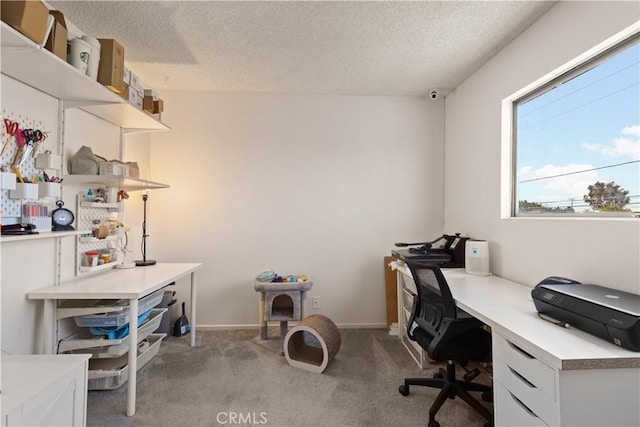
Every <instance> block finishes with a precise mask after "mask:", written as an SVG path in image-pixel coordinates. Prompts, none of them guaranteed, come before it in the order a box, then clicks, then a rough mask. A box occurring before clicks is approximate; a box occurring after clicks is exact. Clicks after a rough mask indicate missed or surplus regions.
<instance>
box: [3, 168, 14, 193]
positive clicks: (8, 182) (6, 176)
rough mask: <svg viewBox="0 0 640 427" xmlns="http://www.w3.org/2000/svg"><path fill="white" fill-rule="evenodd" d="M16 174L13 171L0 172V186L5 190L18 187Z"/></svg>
mask: <svg viewBox="0 0 640 427" xmlns="http://www.w3.org/2000/svg"><path fill="white" fill-rule="evenodd" d="M16 182H17V181H16V174H15V173H11V172H0V188H1V189H3V190H15V189H16Z"/></svg>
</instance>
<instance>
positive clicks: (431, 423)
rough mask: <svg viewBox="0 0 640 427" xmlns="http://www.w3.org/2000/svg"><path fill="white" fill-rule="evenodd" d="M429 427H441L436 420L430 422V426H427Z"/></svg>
mask: <svg viewBox="0 0 640 427" xmlns="http://www.w3.org/2000/svg"><path fill="white" fill-rule="evenodd" d="M427 426H428V427H440V423H439V422H437V421H436V420H429V424H427Z"/></svg>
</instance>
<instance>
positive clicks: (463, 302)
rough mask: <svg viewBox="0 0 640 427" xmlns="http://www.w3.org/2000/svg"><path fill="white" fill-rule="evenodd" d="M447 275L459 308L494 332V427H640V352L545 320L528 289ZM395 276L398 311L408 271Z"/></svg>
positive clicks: (446, 271)
mask: <svg viewBox="0 0 640 427" xmlns="http://www.w3.org/2000/svg"><path fill="white" fill-rule="evenodd" d="M443 273H444V275H445V278H446V279H447V282H448V283H449V287H450V288H451V293H452V294H453V297H454V298H455V300H456V303H457V305H458V306H459V307H460V308H462V309H463V310H465V311H466V312H468V313H469V314H471V315H473V316H475V317H476V318H478V319H480V320H481V321H483V322H484V323H486V324H487V325H489V326H490V327H491V331H492V339H493V382H494V419H495V425H496V426H514V427H515V426H518V427H520V426H581V427H582V426H640V406H639V402H640V353H638V352H633V351H630V350H626V349H623V348H620V347H617V346H615V345H614V344H612V343H609V342H607V341H604V340H602V339H600V338H597V337H594V336H592V335H589V334H587V333H585V332H582V331H580V330H577V329H574V328H571V327H569V328H563V327H560V326H557V325H554V324H552V323H550V322H546V321H544V320H542V319H540V318H539V317H538V315H537V311H536V308H535V306H534V304H533V300H532V299H531V288H530V287H528V286H523V285H520V284H518V283H515V282H512V281H509V280H505V279H502V278H500V277H496V276H487V277H478V276H471V275H468V274H466V273H465V272H464V269H443ZM398 274H399V275H402V277H400V276H399V277H398V299H399V303H398V304H399V308H400V306H401V304H402V305H406V304H404V303H401V302H400V299H401V298H402V291H403V289H402V288H404V287H406V283H410V282H411V281H412V280H411V273H410V271H409V269H408V268H407V267H406V265H403V264H398ZM540 279H543V277H541V278H540ZM405 280H406V281H405ZM402 316H403V314H402V312H399V317H400V319H399V324H400V325H402V324H403V322H402V321H403V320H404V319H403V318H402ZM405 323H406V321H405ZM402 333H406V332H405V331H403V332H402ZM401 339H403V340H405V339H406V338H405V337H401ZM412 355H413V356H414V358H416V354H415V353H414V354H412ZM420 356H422V355H420ZM417 361H418V362H419V363H420V361H421V359H420V358H417Z"/></svg>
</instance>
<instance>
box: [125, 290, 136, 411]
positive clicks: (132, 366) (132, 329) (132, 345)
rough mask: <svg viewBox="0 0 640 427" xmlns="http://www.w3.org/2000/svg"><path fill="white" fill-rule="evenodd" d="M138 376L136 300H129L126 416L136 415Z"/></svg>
mask: <svg viewBox="0 0 640 427" xmlns="http://www.w3.org/2000/svg"><path fill="white" fill-rule="evenodd" d="M137 374H138V299H137V298H132V299H130V300H129V380H128V385H127V416H128V417H132V416H134V415H135V414H136V381H137Z"/></svg>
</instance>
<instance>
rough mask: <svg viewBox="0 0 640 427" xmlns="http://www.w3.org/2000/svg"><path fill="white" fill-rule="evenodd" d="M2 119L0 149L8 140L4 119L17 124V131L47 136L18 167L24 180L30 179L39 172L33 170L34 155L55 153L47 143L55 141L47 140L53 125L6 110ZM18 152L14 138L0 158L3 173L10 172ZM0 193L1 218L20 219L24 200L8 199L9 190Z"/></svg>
mask: <svg viewBox="0 0 640 427" xmlns="http://www.w3.org/2000/svg"><path fill="white" fill-rule="evenodd" d="M2 119H3V120H2V124H0V126H2V130H1V132H0V149H2V147H4V144H5V142H6V141H7V138H10V136H9V134H8V132H7V127H6V126H5V124H4V119H8V120H11V121H12V122H14V121H15V122H18V128H19V131H20V130H23V129H34V130H36V129H39V130H40V131H42V133H44V134H47V138H46V139H44V140H43V141H42V142H41V143H40V144H39V146H38V147H37V151H36V150H32V152H31V154H29V156H28V157H27V158H26V159H25V160H24V162H23V163H22V164H21V165H20V168H19V170H20V173H21V174H22V176H23V177H24V178H28V179H32V178H33V177H34V176H35V175H36V174H38V173H40V171H39V170H38V169H36V168H35V158H36V155H37V154H38V153H42V152H44V151H45V150H50V151H52V152H55V147H52V146H51V145H52V144H51V143H50V142H49V140H50V139H51V140H52V141H53V140H54V139H55V138H49V136H50V135H51V133H52V130H53V125H52V124H51V123H44V122H43V121H42V120H40V119H38V118H34V117H30V116H28V115H26V114H21V113H16V112H13V111H7V110H6V109H3V110H2ZM18 150H19V147H18V143H17V142H16V140H15V138H14V140H13V141H12V142H11V145H10V146H9V147H8V148H7V151H6V152H5V153H4V155H3V156H2V157H1V158H0V165H1V166H2V168H3V171H5V172H12V166H13V161H14V158H15V157H16V154H17V153H18ZM1 191H2V194H1V197H2V201H1V202H2V203H1V206H2V217H3V218H21V216H22V212H21V206H22V203H23V202H25V200H20V199H15V200H14V199H10V198H9V190H5V189H2V190H1ZM30 202H33V200H30Z"/></svg>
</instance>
